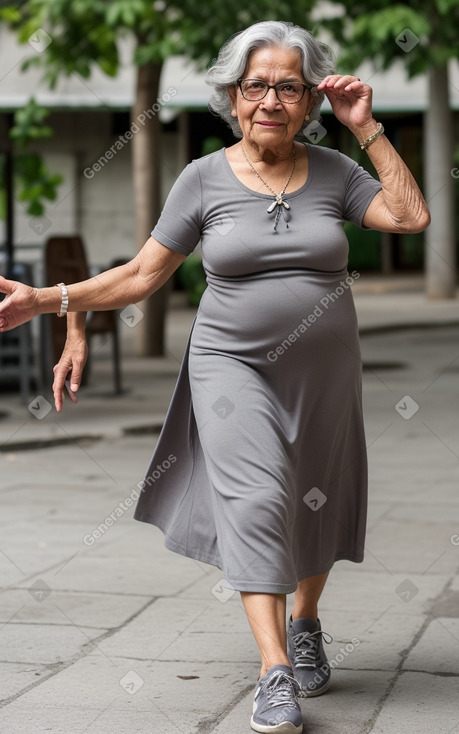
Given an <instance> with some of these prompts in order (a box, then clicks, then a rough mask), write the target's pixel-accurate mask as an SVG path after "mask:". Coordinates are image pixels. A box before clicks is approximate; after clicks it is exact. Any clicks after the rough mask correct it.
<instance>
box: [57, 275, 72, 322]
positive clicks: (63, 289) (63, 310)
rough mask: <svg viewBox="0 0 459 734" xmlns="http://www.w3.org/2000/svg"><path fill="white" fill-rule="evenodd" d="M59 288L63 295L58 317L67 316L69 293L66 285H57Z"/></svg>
mask: <svg viewBox="0 0 459 734" xmlns="http://www.w3.org/2000/svg"><path fill="white" fill-rule="evenodd" d="M57 287H58V288H60V289H61V293H62V301H61V310H60V311H59V313H58V314H57V315H58V316H67V311H68V308H69V292H68V290H67V286H66V285H65V284H64V283H57Z"/></svg>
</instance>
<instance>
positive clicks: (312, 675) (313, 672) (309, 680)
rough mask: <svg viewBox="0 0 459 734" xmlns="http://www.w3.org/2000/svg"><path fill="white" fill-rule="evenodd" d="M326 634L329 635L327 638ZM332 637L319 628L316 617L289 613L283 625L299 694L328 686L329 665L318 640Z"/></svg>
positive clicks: (312, 693) (306, 694) (321, 690)
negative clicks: (290, 615) (287, 619)
mask: <svg viewBox="0 0 459 734" xmlns="http://www.w3.org/2000/svg"><path fill="white" fill-rule="evenodd" d="M327 638H329V639H327ZM332 639H333V638H332V637H331V636H330V635H328V634H327V633H326V632H322V629H321V626H320V620H319V619H317V620H316V619H308V618H307V617H304V618H302V619H295V621H292V618H291V617H290V619H289V623H288V626H287V653H288V656H289V659H290V662H291V664H292V668H293V674H294V676H295V678H296V680H297V681H298V685H299V688H300V690H299V694H298V695H299V696H300V697H302V698H308V697H310V696H320V695H321V694H322V693H325V691H326V690H327V689H328V687H329V686H330V666H329V665H328V660H327V656H326V655H325V653H324V646H323V644H322V641H323V640H325V642H327V643H330V642H331V641H332Z"/></svg>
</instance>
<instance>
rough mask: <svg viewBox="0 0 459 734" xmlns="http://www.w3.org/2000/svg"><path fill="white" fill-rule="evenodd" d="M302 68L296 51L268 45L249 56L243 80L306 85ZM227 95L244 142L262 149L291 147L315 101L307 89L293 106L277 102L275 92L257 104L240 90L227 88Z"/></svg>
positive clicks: (269, 93)
mask: <svg viewBox="0 0 459 734" xmlns="http://www.w3.org/2000/svg"><path fill="white" fill-rule="evenodd" d="M301 67H302V64H301V57H300V54H299V52H298V51H295V50H293V49H292V50H287V49H283V48H279V47H278V46H267V47H265V48H260V49H258V50H257V51H254V52H253V53H252V54H251V55H250V57H249V63H248V66H247V68H246V70H245V72H244V77H243V78H244V79H261V80H263V81H265V82H267V83H268V84H269V85H274V84H278V83H279V82H285V81H290V82H293V81H296V82H301V84H306V83H307V82H306V80H305V79H304V77H303V72H302V68H301ZM228 93H229V96H230V100H231V114H232V115H234V116H236V117H237V118H238V121H239V125H240V128H241V130H242V135H243V139H244V140H245V141H246V142H247V143H248V144H252V145H255V146H259V147H261V148H273V147H275V148H278V147H279V146H281V147H282V146H291V145H292V144H293V138H294V137H295V135H296V134H297V133H298V131H299V130H300V129H301V128H302V127H303V126H304V118H305V116H306V115H307V114H309V112H310V111H311V109H312V108H313V107H314V104H315V101H316V100H315V98H313V97H312V95H311V92H310V91H309V90H306V92H305V94H304V97H303V99H301V100H300V101H299V102H297V103H295V104H286V103H282V102H279V100H278V99H277V97H276V92H275V90H274V89H270V90H269V91H268V94H267V95H266V97H264V98H263V99H261V100H258V101H257V102H252V101H249V100H246V99H244V97H243V96H242V94H241V90H240V89H239V87H230V88H229V90H228Z"/></svg>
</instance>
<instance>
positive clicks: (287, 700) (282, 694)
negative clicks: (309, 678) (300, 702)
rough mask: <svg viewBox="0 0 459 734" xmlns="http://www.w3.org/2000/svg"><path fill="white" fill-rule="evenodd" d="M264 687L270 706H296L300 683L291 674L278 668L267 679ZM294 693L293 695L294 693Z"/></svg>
mask: <svg viewBox="0 0 459 734" xmlns="http://www.w3.org/2000/svg"><path fill="white" fill-rule="evenodd" d="M263 688H264V689H265V691H266V698H267V699H268V706H270V707H274V706H296V705H297V704H296V700H295V698H296V695H297V693H298V683H297V681H296V680H295V678H293V677H292V676H291V675H288V673H284V672H283V671H282V670H278V671H276V672H275V673H273V674H272V675H271V676H270V678H268V680H267V681H266V683H265V684H264V686H263ZM292 694H293V695H292Z"/></svg>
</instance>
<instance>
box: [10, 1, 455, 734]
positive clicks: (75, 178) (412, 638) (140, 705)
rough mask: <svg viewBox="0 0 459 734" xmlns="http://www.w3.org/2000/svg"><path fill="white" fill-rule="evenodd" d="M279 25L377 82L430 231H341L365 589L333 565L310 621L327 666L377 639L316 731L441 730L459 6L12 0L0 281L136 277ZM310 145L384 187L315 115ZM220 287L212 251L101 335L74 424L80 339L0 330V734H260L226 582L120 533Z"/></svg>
mask: <svg viewBox="0 0 459 734" xmlns="http://www.w3.org/2000/svg"><path fill="white" fill-rule="evenodd" d="M265 19H274V20H287V21H292V22H294V23H297V24H299V25H301V26H303V27H306V28H308V29H309V30H311V31H312V32H313V34H314V35H316V36H317V37H318V38H319V39H321V40H323V41H324V42H325V43H327V44H329V45H330V46H331V48H332V49H333V51H334V52H335V54H336V56H337V59H338V70H339V71H340V72H342V73H347V72H352V73H355V74H356V75H357V76H359V77H360V78H361V79H362V80H363V81H365V82H367V83H368V84H370V85H371V86H372V88H373V90H374V117H375V119H377V120H378V121H381V122H382V123H383V124H384V127H385V130H386V134H387V136H388V137H389V139H390V140H391V142H392V144H393V145H394V146H395V148H396V149H397V150H398V151H399V153H400V155H401V156H402V158H403V159H404V160H405V161H406V163H407V164H408V166H409V168H410V170H411V171H412V173H413V175H414V176H415V178H416V180H417V181H418V183H419V185H420V187H421V189H422V190H423V192H424V194H425V197H426V199H427V202H428V205H429V207H430V210H431V214H432V224H431V226H430V227H429V228H428V230H427V231H426V232H423V233H422V234H416V235H392V234H391V235H382V234H380V233H378V232H372V231H363V230H361V229H359V228H357V227H354V226H352V225H346V230H347V234H348V238H349V243H350V250H349V270H350V271H355V273H356V275H354V285H353V286H352V290H353V294H354V300H355V304H356V309H357V316H358V321H359V330H360V337H361V347H362V360H363V398H364V413H365V427H366V433H367V445H368V455H369V467H370V515H369V525H368V543H367V549H366V560H365V563H364V567H363V570H361V569H357V570H356V569H354V567H353V566H352V564H347V563H346V562H343V563H340V564H338V567H339V568H338V569H337V570H336V571H334V572H333V577H332V580H331V582H330V584H329V585H328V586H327V592H326V594H325V595H324V604H323V611H322V613H321V619H322V626H323V628H324V629H327V630H328V629H330V631H331V632H333V635H336V640H337V643H335V647H334V648H333V645H332V646H331V650H332V651H331V655H333V654H336V651H337V649H339V644H342V643H344V642H346V641H347V640H348V639H349V637H350V636H351V637H352V636H355V637H357V638H358V640H359V641H360V642H361V643H362V644H359V645H358V647H356V649H355V651H353V652H352V654H351V655H349V656H348V657H347V658H346V661H345V662H344V663H343V665H340V667H339V669H338V670H336V671H335V673H336V678H337V684H336V689H335V693H334V694H333V695H334V698H333V704H330V703H329V699H328V696H327V697H325V698H326V699H327V700H326V701H325V703H324V704H322V702H319V703H318V704H317V705H315V706H314V707H313V708H314V713H312V714H311V713H308V716H312V719H311V721H312V725H314V724H316V725H317V730H319V729H320V731H325V730H327V732H329V734H335V732H336V734H338V732H339V734H347V733H349V734H356V732H362V734H363V732H365V734H366V733H367V732H370V731H374V732H375V733H376V732H377V734H382V733H383V732H384V733H386V732H391V733H392V732H393V731H394V730H396V731H403V732H405V734H411V732H413V734H414V732H416V733H417V732H419V731H423V730H424V728H425V730H426V731H435V732H436V733H437V734H451V732H452V731H453V729H454V731H456V728H455V727H457V704H456V703H455V701H456V699H457V691H456V690H455V688H454V686H456V687H457V676H458V675H459V668H458V660H459V654H458V651H459V576H458V568H459V558H458V552H459V550H458V549H459V525H458V504H459V498H458V494H457V487H458V486H459V428H458V422H457V415H458V404H459V387H458V375H459V340H458V337H459V306H458V298H457V295H458V291H457V266H456V263H457V253H458V246H459V243H458V218H459V207H458V203H459V146H458V144H457V142H456V141H457V134H456V133H457V128H458V111H459V65H458V57H459V45H458V43H457V29H458V27H459V0H411V1H410V2H408V3H403V4H398V3H389V2H387V0H384V1H382V0H381V1H379V0H375V1H373V0H365V2H363V0H362V1H361V0H357V1H355V0H340V1H339V2H334V1H333V0H327V2H321V1H319V2H310V1H309V0H288V2H284V0H276V1H275V2H274V1H271V0H244V2H241V1H240V0H205V2H202V0H199V1H198V2H197V1H196V0H155V1H154V2H152V1H151V0H22V1H20V2H15V3H8V2H5V0H0V274H2V275H6V276H8V277H13V278H14V279H17V280H21V281H23V282H26V283H29V284H31V285H35V286H43V285H48V284H49V285H53V284H55V283H57V282H60V281H64V282H65V283H71V282H74V281H76V280H80V279H82V278H86V277H88V275H93V274H97V273H98V272H100V271H101V270H103V269H106V268H107V267H109V266H112V265H114V264H117V263H122V262H125V261H126V260H129V259H131V258H132V257H133V256H134V255H135V253H136V252H137V251H138V249H139V248H140V247H141V246H142V245H143V244H144V242H145V241H146V239H147V238H148V236H149V233H150V231H151V230H152V229H153V227H154V225H155V223H156V221H157V219H158V217H159V214H160V212H161V207H162V205H163V202H164V201H165V199H166V196H167V194H168V191H169V190H170V188H171V186H172V184H173V183H174V181H175V179H176V177H177V176H178V175H179V173H180V172H181V170H182V169H183V168H184V166H185V165H186V164H187V163H188V162H189V161H190V160H192V159H193V158H196V157H199V156H202V155H205V154H206V153H209V152H212V151H214V150H217V149H219V148H221V147H222V146H229V145H231V144H232V143H233V142H234V138H233V137H232V134H231V132H230V130H229V128H227V126H226V125H225V123H223V122H222V121H221V120H220V119H219V118H217V117H215V116H214V115H212V114H211V113H210V112H209V110H208V108H207V99H208V89H207V87H206V85H205V83H204V74H205V69H206V67H207V66H208V65H209V63H210V62H211V61H212V59H213V58H214V57H215V56H216V55H217V53H218V49H219V48H220V46H221V44H222V43H223V42H224V41H225V40H226V39H227V38H228V37H229V36H230V35H231V34H233V33H235V32H237V31H238V30H241V29H243V28H245V27H247V26H248V25H250V24H251V23H254V22H257V21H261V20H265ZM304 134H305V140H306V141H307V142H309V143H310V144H313V145H325V146H329V147H332V148H338V149H339V150H341V151H342V152H344V153H346V154H348V155H349V156H351V157H352V158H354V159H355V160H357V161H358V162H359V163H361V164H362V165H363V166H364V167H366V168H368V170H370V171H371V172H372V173H374V171H373V170H372V168H371V164H370V162H369V160H368V157H367V155H366V154H365V153H364V152H363V151H361V150H360V147H359V146H358V144H357V142H356V140H355V139H354V138H353V136H352V135H351V134H350V133H349V131H348V130H347V129H345V128H343V127H342V126H341V125H340V124H339V123H338V122H337V121H336V120H335V118H334V116H333V115H332V114H331V110H330V107H329V105H328V103H327V102H325V103H324V105H323V108H322V120H321V123H320V125H319V126H317V125H313V126H308V127H307V128H305V130H304ZM205 287H206V283H205V277H204V273H203V269H202V265H201V259H200V253H199V247H198V248H197V250H196V252H195V253H193V254H192V255H190V256H189V257H188V258H187V260H186V261H185V262H184V263H183V265H182V266H181V267H180V268H179V270H178V271H177V273H176V274H175V276H174V277H173V278H172V279H171V281H170V282H169V283H168V284H167V285H166V286H165V287H164V288H162V289H161V291H160V292H158V293H156V294H154V296H152V297H151V298H150V299H148V301H147V302H144V303H139V304H135V305H134V304H133V305H132V306H128V307H127V308H125V309H123V310H121V311H119V312H117V311H115V312H104V313H97V314H88V317H87V333H88V340H89V352H90V356H89V360H88V365H87V368H86V370H85V378H84V384H83V386H82V388H81V390H80V392H79V403H78V405H77V406H74V405H73V404H71V403H70V401H69V400H68V399H67V401H66V402H65V405H64V410H63V412H62V413H59V414H58V413H56V411H55V410H54V408H53V400H52V394H51V383H52V367H53V365H54V364H55V363H56V362H57V360H58V359H59V356H60V353H61V350H62V346H63V343H64V339H65V319H58V318H57V317H56V316H54V315H52V316H46V317H40V318H38V319H35V320H34V322H33V323H32V324H26V325H24V326H23V327H20V328H18V329H16V330H14V331H13V332H8V333H6V334H1V335H0V499H1V503H2V515H1V518H0V534H1V540H0V578H1V588H0V634H1V645H0V647H1V650H2V653H1V655H0V678H1V680H2V699H1V700H0V708H2V726H3V728H4V730H5V731H8V732H12V733H13V734H15V732H20V731H24V730H27V731H29V732H39V731H45V730H46V731H52V732H55V733H58V732H59V734H60V733H62V734H69V732H72V733H73V732H76V731H78V732H80V731H81V732H83V731H84V732H97V734H108V733H110V734H117V733H118V732H119V733H120V734H121V733H123V734H124V732H126V731H129V732H132V731H143V732H145V731H155V732H156V731H157V732H161V734H169V732H170V734H172V733H174V734H177V732H178V731H180V732H182V734H183V733H185V732H186V734H195V733H196V732H211V731H214V729H215V732H216V733H217V732H218V734H225V732H228V733H229V732H235V731H245V730H246V728H247V721H246V719H247V716H246V709H247V711H248V710H249V709H248V708H247V706H249V703H248V701H249V699H250V697H251V695H252V683H253V682H254V681H255V677H256V673H257V664H256V660H257V653H256V650H255V648H254V643H253V640H252V639H251V637H250V635H249V632H248V628H247V626H246V621H245V618H244V614H243V610H242V608H241V606H240V602H239V600H238V596H237V595H234V596H232V595H231V594H230V595H228V596H224V594H223V595H222V587H221V579H220V576H221V574H220V572H219V571H218V569H217V570H215V569H211V568H210V567H206V566H205V564H200V563H197V562H194V561H191V560H189V559H184V558H182V557H180V556H176V555H174V554H171V553H169V552H168V551H166V550H165V549H164V547H163V537H162V534H161V533H160V531H157V530H156V529H155V530H154V531H153V529H152V527H151V526H147V525H145V524H144V523H134V522H132V511H133V510H132V504H133V502H134V499H135V497H136V486H137V485H138V483H139V482H141V480H142V478H143V476H144V473H145V471H146V469H147V466H148V461H149V458H150V455H151V452H152V450H153V446H154V443H155V441H156V440H157V437H158V433H159V431H160V429H161V426H162V424H163V420H164V416H165V413H166V410H167V407H168V404H169V401H170V397H171V395H172V392H173V389H174V384H175V381H176V378H177V374H178V370H179V368H180V363H181V360H182V355H183V352H184V349H185V345H186V342H187V339H188V335H189V332H190V329H191V327H192V324H193V319H194V317H195V314H196V308H197V306H198V304H199V299H200V297H201V295H202V293H203V290H204V289H205ZM248 318H250V315H248ZM222 390H223V391H224V386H223V385H222ZM229 450H230V447H229ZM178 458H180V457H178ZM127 500H130V504H129V506H127V505H126V506H125V505H123V507H124V509H120V508H121V504H122V503H125V502H126V501H127ZM115 510H116V512H117V514H115ZM118 511H119V512H118ZM109 521H110V522H109ZM351 566H352V567H351ZM328 589H329V591H328ZM350 590H352V593H351V591H350ZM227 602H228V603H227ZM222 629H225V631H227V632H228V633H227V634H225V635H223V634H222V633H221V631H222ZM337 645H338V647H337ZM351 647H352V646H351ZM178 661H179V662H180V665H179V667H177V666H178ZM342 669H343V670H342ZM178 670H180V671H181V672H182V673H186V674H187V675H178ZM222 671H223V672H222ZM241 671H242V672H241ZM435 676H438V677H435ZM198 678H201V680H200V681H199V680H195V679H198ZM178 679H180V680H178ZM220 679H221V680H220ZM346 681H348V682H347V683H346ZM349 681H350V682H349ZM203 682H204V683H205V685H203ZM144 683H146V684H147V685H144ZM120 686H121V688H120ZM249 689H250V691H249ZM350 690H352V692H353V693H355V692H358V693H359V694H362V695H360V696H358V697H357V696H353V697H351V698H352V701H351V699H350V698H349V695H348V694H349V691H350ZM137 691H140V692H139V693H137ZM208 691H211V693H212V695H211V696H210V697H209V695H208ZM247 691H249V692H248V693H247ZM421 692H422V694H421ZM134 693H135V694H136V695H135V697H133V695H132V694H134ZM153 693H154V695H153ZM244 696H246V697H247V701H244V700H243V699H244ZM420 697H421V698H422V700H421V704H422V705H418V703H419V700H418V699H419V698H420ZM357 698H358V702H357ZM241 701H242V702H243V704H244V707H243V708H240V707H238V704H239V702H241ZM81 703H84V706H83V707H82V706H81ZM425 703H426V704H428V705H424V704H425ZM250 706H251V702H250ZM133 711H135V717H133ZM239 711H240V713H239ZM218 722H220V724H219V723H218ZM394 722H395V723H394ZM136 727H137V728H136ZM423 727H424V728H423ZM312 730H313V729H309V728H308V731H312Z"/></svg>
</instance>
